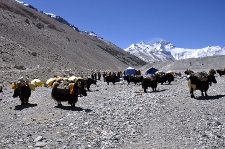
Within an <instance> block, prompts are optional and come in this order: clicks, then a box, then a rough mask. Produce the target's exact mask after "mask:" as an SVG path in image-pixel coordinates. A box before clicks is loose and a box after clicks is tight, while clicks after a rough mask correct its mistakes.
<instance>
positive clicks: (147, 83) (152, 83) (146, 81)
mask: <svg viewBox="0 0 225 149" xmlns="http://www.w3.org/2000/svg"><path fill="white" fill-rule="evenodd" d="M157 84H158V82H157V79H156V76H155V75H151V76H148V77H146V78H143V81H142V83H141V85H142V88H143V89H144V92H145V93H147V91H146V89H147V88H148V87H151V88H152V91H153V92H155V91H156V88H157Z"/></svg>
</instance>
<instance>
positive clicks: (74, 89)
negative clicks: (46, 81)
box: [51, 79, 87, 107]
mask: <svg viewBox="0 0 225 149" xmlns="http://www.w3.org/2000/svg"><path fill="white" fill-rule="evenodd" d="M84 87H85V83H84V80H83V79H78V80H76V82H74V81H70V80H57V81H55V82H54V83H53V85H52V92H51V96H52V98H53V99H54V100H56V101H57V103H58V106H62V103H61V102H66V101H67V102H68V104H70V105H71V106H72V107H75V104H76V103H77V101H78V95H80V94H81V95H83V96H87V92H86V89H85V88H84Z"/></svg>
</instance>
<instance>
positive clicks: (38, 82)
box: [31, 79, 44, 87]
mask: <svg viewBox="0 0 225 149" xmlns="http://www.w3.org/2000/svg"><path fill="white" fill-rule="evenodd" d="M31 84H33V85H34V86H35V87H44V82H43V81H41V80H40V79H33V80H32V81H31Z"/></svg>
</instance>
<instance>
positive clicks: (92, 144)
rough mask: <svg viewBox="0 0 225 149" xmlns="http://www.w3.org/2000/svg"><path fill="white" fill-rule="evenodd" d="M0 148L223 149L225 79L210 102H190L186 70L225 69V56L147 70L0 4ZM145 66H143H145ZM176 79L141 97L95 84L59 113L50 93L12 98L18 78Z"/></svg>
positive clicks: (6, 0)
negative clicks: (127, 73)
mask: <svg viewBox="0 0 225 149" xmlns="http://www.w3.org/2000/svg"><path fill="white" fill-rule="evenodd" d="M0 18H1V19H0V31H1V35H0V64H1V65H0V84H3V86H4V87H3V93H0V111H1V114H0V149H27V148H31V149H32V148H35V149H39V148H44V149H89V148H90V149H99V148H101V149H108V148H116V149H118V148H119V149H120V148H121V149H134V148H135V149H150V148H168V149H171V148H177V149H187V148H188V149H189V148H190V149H193V148H198V149H199V148H200V149H201V148H204V149H205V148H225V144H224V142H225V140H224V139H225V130H224V129H225V110H224V107H225V103H224V99H225V93H224V90H225V85H224V84H225V83H224V81H225V76H222V77H219V76H218V74H216V79H217V82H218V83H217V84H213V85H212V86H210V88H209V91H208V95H209V96H208V97H201V96H200V95H201V93H200V91H196V92H195V93H194V94H195V96H196V98H195V99H193V98H190V94H189V91H188V87H187V80H186V78H185V76H184V73H183V72H184V71H185V70H186V69H192V70H193V71H195V72H198V71H208V70H209V69H212V68H214V69H220V68H224V67H225V66H224V64H225V56H214V57H207V58H198V59H186V60H180V61H166V62H156V63H152V64H147V65H144V64H145V63H144V62H143V61H141V60H140V59H138V58H137V57H134V56H132V55H130V54H128V53H127V52H125V51H123V50H122V49H120V48H119V47H117V46H116V45H114V44H112V43H110V42H108V41H105V40H103V39H97V38H95V37H90V36H87V35H86V34H84V33H82V32H77V31H74V30H73V29H72V28H69V27H68V26H66V25H63V24H61V23H59V22H56V21H55V20H53V19H51V18H50V17H47V16H45V15H43V14H42V13H40V12H37V11H35V10H33V9H30V8H27V7H25V6H23V5H21V4H19V3H17V2H15V1H14V0H2V1H0ZM143 65H144V66H143ZM128 66H132V67H134V68H136V69H140V70H141V71H142V73H144V72H145V71H146V70H147V69H149V68H151V67H155V68H157V69H159V70H161V71H165V72H166V71H168V70H172V71H175V72H181V73H182V75H183V77H181V78H175V81H174V82H172V84H171V85H167V84H164V85H160V84H159V85H158V88H157V92H152V90H151V88H148V92H147V93H144V92H143V89H142V88H141V86H140V85H134V84H130V85H127V82H123V81H121V82H118V83H116V84H115V85H112V84H109V85H107V84H106V82H104V81H102V80H100V81H98V82H97V85H92V86H91V91H89V92H88V93H87V94H88V95H87V96H86V97H79V100H78V103H77V104H76V108H71V107H70V105H68V104H67V103H63V107H57V104H56V102H55V101H54V100H52V99H51V96H50V95H51V87H37V88H36V90H35V91H32V94H31V97H30V103H29V104H28V105H26V106H21V105H20V101H19V98H13V97H12V95H13V90H12V89H10V83H11V82H13V81H16V80H17V79H19V78H20V77H25V78H28V79H29V80H32V79H35V78H38V79H41V80H43V81H46V80H47V79H48V78H50V77H52V76H53V75H60V76H64V75H66V76H71V75H75V76H77V75H79V73H81V71H84V72H88V73H89V74H90V73H91V71H93V70H97V71H99V70H101V71H124V69H126V68H127V67H128Z"/></svg>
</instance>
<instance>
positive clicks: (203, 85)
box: [188, 72, 217, 98]
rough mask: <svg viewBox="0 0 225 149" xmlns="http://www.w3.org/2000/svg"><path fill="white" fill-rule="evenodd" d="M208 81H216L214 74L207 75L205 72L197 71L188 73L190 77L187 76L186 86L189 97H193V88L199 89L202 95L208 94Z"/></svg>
mask: <svg viewBox="0 0 225 149" xmlns="http://www.w3.org/2000/svg"><path fill="white" fill-rule="evenodd" d="M210 82H213V83H217V81H216V78H215V76H214V75H208V74H207V73H206V72H199V73H195V74H192V75H190V77H189V78H188V87H189V91H190V94H191V98H195V96H194V93H193V92H194V91H195V90H200V91H201V95H202V96H204V93H205V96H208V95H207V90H208V89H209V83H210ZM203 92H204V93H203Z"/></svg>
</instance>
